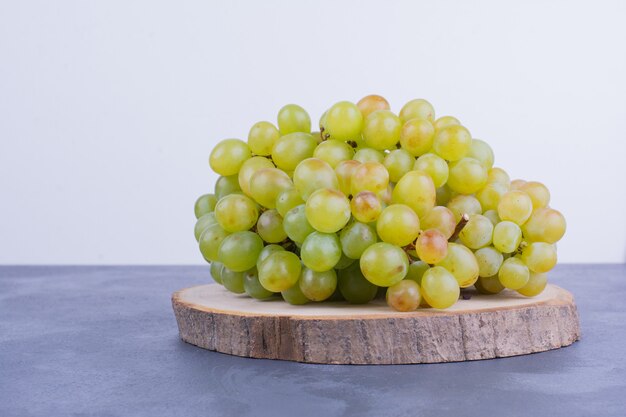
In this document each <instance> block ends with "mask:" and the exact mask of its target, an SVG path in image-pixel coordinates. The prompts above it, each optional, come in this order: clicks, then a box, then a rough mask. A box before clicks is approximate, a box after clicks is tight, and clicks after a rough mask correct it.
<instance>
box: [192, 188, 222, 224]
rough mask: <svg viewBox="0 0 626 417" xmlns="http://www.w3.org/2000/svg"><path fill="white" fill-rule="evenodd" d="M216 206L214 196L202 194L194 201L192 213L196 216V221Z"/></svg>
mask: <svg viewBox="0 0 626 417" xmlns="http://www.w3.org/2000/svg"><path fill="white" fill-rule="evenodd" d="M216 204H217V197H216V196H215V195H214V194H203V195H201V196H200V197H198V199H197V200H196V203H195V204H194V206H193V211H194V213H195V215H196V219H199V218H200V217H202V216H204V215H205V214H208V213H210V212H212V211H213V210H215V205H216Z"/></svg>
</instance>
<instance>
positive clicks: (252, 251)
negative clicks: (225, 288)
mask: <svg viewBox="0 0 626 417" xmlns="http://www.w3.org/2000/svg"><path fill="white" fill-rule="evenodd" d="M261 249H263V240H261V238H260V237H259V235H257V234H256V233H254V232H249V231H246V232H236V233H233V234H232V235H229V236H226V237H225V238H224V240H222V243H221V244H220V247H219V250H218V252H217V257H218V259H219V261H220V262H221V263H223V264H224V266H225V267H226V268H228V269H231V270H233V271H238V272H243V271H247V270H248V269H250V268H253V267H254V266H255V265H256V261H257V259H258V257H259V253H260V252H261Z"/></svg>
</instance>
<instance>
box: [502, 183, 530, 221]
mask: <svg viewBox="0 0 626 417" xmlns="http://www.w3.org/2000/svg"><path fill="white" fill-rule="evenodd" d="M532 212H533V202H532V200H531V199H530V197H529V196H528V194H526V193H525V192H523V191H515V190H514V191H509V192H508V193H506V194H504V195H503V196H502V197H501V198H500V202H499V203H498V216H500V218H501V219H502V220H509V221H512V222H513V223H516V224H518V225H519V226H521V225H523V224H524V223H525V222H526V220H528V218H529V217H530V215H531V214H532Z"/></svg>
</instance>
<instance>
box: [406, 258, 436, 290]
mask: <svg viewBox="0 0 626 417" xmlns="http://www.w3.org/2000/svg"><path fill="white" fill-rule="evenodd" d="M429 269H430V265H428V264H427V263H426V262H424V261H415V262H413V263H411V265H409V272H407V274H406V277H404V279H405V280H407V279H410V280H411V281H415V282H417V284H418V285H422V277H423V276H424V272H426V271H428V270H429Z"/></svg>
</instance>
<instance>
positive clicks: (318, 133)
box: [311, 132, 324, 146]
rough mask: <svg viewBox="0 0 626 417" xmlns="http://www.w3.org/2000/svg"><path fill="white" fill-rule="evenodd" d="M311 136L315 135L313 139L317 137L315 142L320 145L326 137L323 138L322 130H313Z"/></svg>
mask: <svg viewBox="0 0 626 417" xmlns="http://www.w3.org/2000/svg"><path fill="white" fill-rule="evenodd" d="M311 136H313V139H315V142H316V143H317V145H318V146H319V145H320V143H322V142H323V140H324V138H322V133H321V132H311Z"/></svg>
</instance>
